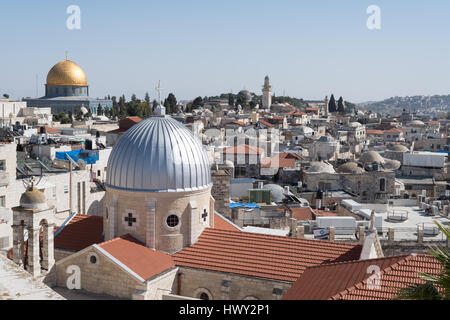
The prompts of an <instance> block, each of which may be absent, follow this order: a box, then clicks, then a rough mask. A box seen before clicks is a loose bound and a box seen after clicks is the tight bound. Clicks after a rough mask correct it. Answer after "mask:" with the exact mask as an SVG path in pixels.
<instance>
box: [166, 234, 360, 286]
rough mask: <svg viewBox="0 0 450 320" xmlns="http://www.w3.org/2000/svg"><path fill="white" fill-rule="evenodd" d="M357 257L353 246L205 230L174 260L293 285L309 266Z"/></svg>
mask: <svg viewBox="0 0 450 320" xmlns="http://www.w3.org/2000/svg"><path fill="white" fill-rule="evenodd" d="M360 253H361V246H355V245H353V244H345V243H337V242H328V241H319V240H306V239H295V238H287V237H279V236H269V235H260V234H252V233H247V232H238V231H225V230H217V229H206V230H205V231H203V233H202V235H201V236H200V238H199V239H198V241H197V243H195V244H194V245H193V246H191V247H187V248H185V249H183V250H182V251H180V252H178V253H176V254H175V255H173V258H174V261H175V264H176V265H177V266H184V267H191V268H197V269H205V270H213V271H222V272H229V273H236V274H241V275H248V276H254V277H261V278H268V279H276V280H282V281H289V282H294V281H295V280H297V279H298V277H299V276H300V275H301V274H302V272H303V271H304V270H305V269H306V268H307V267H309V266H312V265H316V264H321V263H324V262H332V261H348V260H354V259H358V258H359V255H360Z"/></svg>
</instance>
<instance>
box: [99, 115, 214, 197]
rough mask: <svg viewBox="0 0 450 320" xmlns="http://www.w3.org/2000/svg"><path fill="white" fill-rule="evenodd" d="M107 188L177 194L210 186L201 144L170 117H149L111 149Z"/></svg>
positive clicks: (207, 165) (204, 153) (206, 161)
mask: <svg viewBox="0 0 450 320" xmlns="http://www.w3.org/2000/svg"><path fill="white" fill-rule="evenodd" d="M106 185H107V186H108V187H110V188H115V189H119V190H127V191H137V192H177V191H194V190H201V189H206V188H208V187H210V186H211V169H210V164H209V160H208V156H207V154H206V152H205V151H204V149H203V146H202V144H201V142H200V140H199V139H198V138H197V137H195V136H194V134H193V133H192V132H191V131H190V130H189V129H187V128H186V127H185V126H184V125H183V124H181V123H180V122H178V121H176V120H174V119H172V118H171V117H168V116H166V117H150V118H148V119H145V120H143V121H141V122H140V123H138V124H136V125H134V126H133V127H131V128H130V129H129V130H128V131H127V132H126V134H124V135H123V136H122V137H121V138H120V139H119V141H118V142H117V144H116V145H115V146H114V147H113V150H112V152H111V156H110V157H109V160H108V170H107V176H106Z"/></svg>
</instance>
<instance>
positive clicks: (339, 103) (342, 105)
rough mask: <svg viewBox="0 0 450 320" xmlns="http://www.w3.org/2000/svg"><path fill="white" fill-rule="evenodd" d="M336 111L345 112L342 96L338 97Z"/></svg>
mask: <svg viewBox="0 0 450 320" xmlns="http://www.w3.org/2000/svg"><path fill="white" fill-rule="evenodd" d="M337 111H338V112H339V113H344V112H345V106H344V99H343V98H342V97H340V98H339V100H338V107H337Z"/></svg>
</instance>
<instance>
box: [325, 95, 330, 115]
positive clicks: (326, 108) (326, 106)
mask: <svg viewBox="0 0 450 320" xmlns="http://www.w3.org/2000/svg"><path fill="white" fill-rule="evenodd" d="M328 102H329V101H328V96H326V97H325V110H324V115H325V117H327V118H328Z"/></svg>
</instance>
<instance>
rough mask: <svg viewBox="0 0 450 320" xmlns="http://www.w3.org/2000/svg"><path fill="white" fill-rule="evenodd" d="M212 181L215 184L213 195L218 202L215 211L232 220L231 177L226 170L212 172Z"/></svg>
mask: <svg viewBox="0 0 450 320" xmlns="http://www.w3.org/2000/svg"><path fill="white" fill-rule="evenodd" d="M211 179H212V182H213V187H212V189H211V195H212V196H213V198H214V199H215V200H216V202H215V205H214V209H215V210H216V211H217V212H219V213H220V214H222V215H223V216H225V217H227V218H228V219H231V209H230V206H229V204H230V197H231V195H230V185H231V176H230V174H229V173H228V172H226V171H224V170H218V171H216V170H212V171H211Z"/></svg>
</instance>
